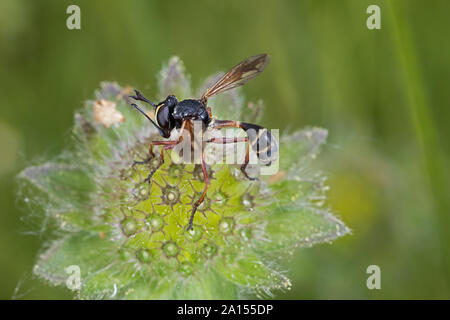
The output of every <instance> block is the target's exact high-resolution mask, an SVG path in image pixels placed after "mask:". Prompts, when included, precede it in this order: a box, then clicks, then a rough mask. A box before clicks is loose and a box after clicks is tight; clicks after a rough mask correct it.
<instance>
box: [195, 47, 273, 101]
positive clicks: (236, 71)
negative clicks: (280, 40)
mask: <svg viewBox="0 0 450 320" xmlns="http://www.w3.org/2000/svg"><path fill="white" fill-rule="evenodd" d="M269 62H270V57H269V56H268V55H267V54H265V53H264V54H259V55H256V56H253V57H250V58H247V59H245V60H244V61H242V62H241V63H239V64H238V65H236V66H234V67H233V69H231V70H230V71H229V72H227V73H226V74H225V75H224V76H223V77H222V78H220V79H219V80H218V81H217V82H216V83H215V84H214V85H213V86H212V87H211V88H209V89H208V90H206V92H205V93H204V94H203V96H202V98H201V100H202V101H205V102H206V100H207V99H208V98H210V97H212V96H214V95H216V94H218V93H220V92H224V91H227V90H230V89H233V88H236V87H238V86H241V85H243V84H244V83H246V82H248V81H250V80H251V79H253V78H254V77H256V76H257V75H259V74H260V73H261V72H263V71H264V69H265V68H266V67H267V65H268V64H269Z"/></svg>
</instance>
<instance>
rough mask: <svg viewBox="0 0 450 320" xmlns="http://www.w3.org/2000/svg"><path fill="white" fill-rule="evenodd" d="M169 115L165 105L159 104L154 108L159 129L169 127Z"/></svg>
mask: <svg viewBox="0 0 450 320" xmlns="http://www.w3.org/2000/svg"><path fill="white" fill-rule="evenodd" d="M169 116H170V110H169V107H167V106H166V105H163V106H160V107H158V109H156V123H157V124H158V126H159V127H160V128H161V129H163V130H165V131H168V130H170V129H171V128H170V119H169Z"/></svg>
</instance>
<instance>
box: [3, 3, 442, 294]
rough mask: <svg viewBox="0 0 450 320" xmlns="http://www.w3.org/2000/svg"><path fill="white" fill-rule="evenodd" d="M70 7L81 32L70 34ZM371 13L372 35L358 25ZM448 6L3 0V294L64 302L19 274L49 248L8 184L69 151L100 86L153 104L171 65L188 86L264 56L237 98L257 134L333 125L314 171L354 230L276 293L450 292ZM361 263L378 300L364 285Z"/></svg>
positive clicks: (307, 253)
mask: <svg viewBox="0 0 450 320" xmlns="http://www.w3.org/2000/svg"><path fill="white" fill-rule="evenodd" d="M70 4H78V5H79V6H80V8H81V30H73V31H70V30H68V29H67V28H66V19H67V17H68V15H67V14H66V8H67V6H68V5H70ZM370 4H377V5H379V6H380V8H381V26H382V28H381V30H368V29H367V27H366V19H367V18H368V16H369V15H368V14H367V13H366V8H367V7H368V6H369V5H370ZM449 12H450V2H448V1H447V0H440V1H439V0H433V1H415V0H408V1H406V0H390V1H378V0H370V1H366V0H345V1H344V0H342V1H336V0H328V1H325V0H320V1H318V0H308V1H298V0H294V1H262V0H258V1H239V0H232V1H137V0H130V1H109V2H105V1H75V0H73V1H65V0H60V1H53V0H51V1H42V0H39V1H32V0H2V1H0V90H1V94H0V154H1V156H0V179H1V181H0V208H1V211H0V298H3V299H10V298H27V299H54V298H64V299H65V298H70V294H69V293H68V292H67V291H66V290H63V289H55V288H49V287H47V286H45V285H43V284H41V283H40V282H38V281H36V280H33V279H32V277H31V276H30V274H31V267H32V265H33V261H34V259H35V255H36V254H37V252H38V249H39V247H40V245H41V244H42V241H44V240H45V239H44V238H42V237H40V236H36V235H34V234H33V232H30V231H33V224H32V223H30V222H29V221H28V219H27V218H26V216H27V212H25V211H24V210H23V209H21V205H20V203H18V202H17V195H16V194H17V191H18V186H17V182H16V181H15V175H16V174H17V173H18V172H19V171H20V170H21V169H22V168H24V167H25V166H26V165H27V164H29V163H30V161H33V160H34V159H36V158H40V157H44V158H46V157H52V156H54V155H56V154H58V153H59V152H60V151H61V150H62V149H64V147H65V144H66V142H67V141H68V135H69V132H70V127H71V126H72V124H73V113H74V110H75V109H77V108H79V107H81V106H82V103H83V101H84V100H86V99H90V98H92V96H93V92H94V90H95V89H96V88H98V86H99V83H100V82H101V81H103V80H111V81H117V82H118V83H119V84H121V85H132V86H136V87H139V88H143V89H144V90H143V91H144V92H147V94H149V95H150V96H151V92H152V90H153V89H154V88H155V86H156V73H157V72H158V71H159V70H160V68H161V65H162V63H163V62H165V61H167V59H168V58H169V57H170V56H172V55H179V56H180V57H181V58H182V60H183V61H184V62H185V65H186V67H187V70H188V72H189V73H190V74H191V75H192V82H193V85H194V86H195V85H199V84H200V83H201V81H202V80H203V79H204V78H205V77H206V76H208V75H210V74H212V73H214V72H216V71H219V70H225V71H226V70H227V69H229V68H230V67H231V66H232V65H234V64H235V63H237V62H239V61H240V60H242V59H243V58H245V57H247V56H250V55H254V54H256V53H261V52H267V53H269V54H270V55H271V57H272V62H271V64H270V66H269V68H268V69H267V70H266V71H265V72H264V74H263V75H262V76H261V77H259V78H258V79H257V80H255V81H252V82H251V83H250V84H248V85H247V86H246V87H245V89H244V92H245V95H246V97H247V98H248V99H251V100H257V99H258V98H262V99H263V100H264V101H265V103H266V106H267V108H266V110H265V114H264V118H263V120H262V124H263V125H265V126H266V127H269V128H280V129H291V130H293V129H297V128H302V127H304V126H308V125H313V126H320V127H324V128H327V129H328V130H329V140H328V144H327V146H326V147H325V148H324V150H323V153H322V154H321V156H320V159H319V162H318V163H317V167H318V168H320V169H321V170H322V171H323V172H325V173H326V174H327V175H328V176H329V185H330V186H331V190H330V191H329V203H328V205H330V206H332V207H333V208H334V210H335V212H336V213H337V214H338V215H339V216H340V217H341V218H342V219H343V220H344V221H345V222H346V223H347V224H348V226H349V227H350V228H352V230H353V235H350V236H346V237H344V238H342V239H339V240H337V241H335V242H334V243H333V244H331V245H330V244H323V245H318V246H315V247H313V248H307V249H306V248H303V249H299V250H297V252H296V254H295V255H294V258H293V260H292V261H291V262H290V263H288V264H287V265H286V269H287V270H288V274H289V275H290V277H291V278H292V279H293V289H292V290H290V291H288V292H285V293H279V294H278V295H277V298H287V299H303V298H308V299H316V298H320V299H350V298H351V299H354V298H357V299H366V298H367V299H379V298H387V299H392V298H398V299H405V298H425V299H428V298H450V232H449V228H450V204H449V202H450V197H449V179H448V178H449V170H448V167H449V164H450V162H449V155H450V143H449V142H448V138H449V137H450V135H449V133H450V125H449V124H448V121H449V120H450V90H449V88H448V86H449V76H450V56H449V52H450V41H449V40H450V39H449V34H450V33H449V32H450V20H449V17H448V14H449ZM230 118H232V115H231V116H230ZM293 147H295V146H293ZM372 264H376V265H379V266H380V268H381V281H382V283H381V290H372V291H371V290H368V289H367V287H366V279H367V277H368V275H367V274H366V268H367V267H368V266H369V265H372Z"/></svg>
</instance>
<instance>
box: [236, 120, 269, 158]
mask: <svg viewBox="0 0 450 320" xmlns="http://www.w3.org/2000/svg"><path fill="white" fill-rule="evenodd" d="M239 127H240V128H242V129H243V130H244V131H245V132H246V133H247V136H248V141H249V144H250V146H251V148H252V150H253V151H254V152H255V153H256V155H257V157H258V159H259V160H260V161H261V162H262V163H263V164H264V165H266V166H269V165H270V164H271V163H272V161H275V160H276V158H277V157H278V144H277V142H276V139H275V138H274V137H273V135H272V133H271V132H270V131H269V130H268V129H266V128H264V127H261V126H259V125H256V124H252V123H246V122H240V123H239Z"/></svg>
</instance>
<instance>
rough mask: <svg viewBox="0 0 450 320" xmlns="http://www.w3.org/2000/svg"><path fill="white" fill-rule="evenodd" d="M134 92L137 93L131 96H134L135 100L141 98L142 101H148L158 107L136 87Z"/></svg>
mask: <svg viewBox="0 0 450 320" xmlns="http://www.w3.org/2000/svg"><path fill="white" fill-rule="evenodd" d="M134 92H135V93H136V95H135V96H130V98H133V99H134V100H140V101H144V102H147V103H149V104H151V105H152V106H153V108H155V109H156V107H157V105H156V104H154V103H153V102H151V101H150V100H148V99H147V98H146V97H144V96H143V95H142V93H140V92H139V91H138V90H136V89H134ZM141 111H142V110H141Z"/></svg>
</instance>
